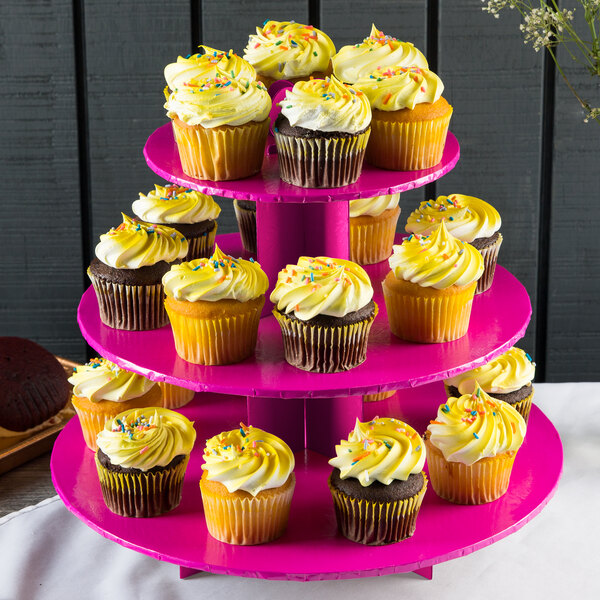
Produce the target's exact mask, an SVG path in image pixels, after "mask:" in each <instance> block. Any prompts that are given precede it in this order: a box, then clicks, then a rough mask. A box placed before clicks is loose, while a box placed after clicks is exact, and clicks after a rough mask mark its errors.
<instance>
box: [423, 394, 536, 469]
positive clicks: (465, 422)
mask: <svg viewBox="0 0 600 600" xmlns="http://www.w3.org/2000/svg"><path fill="white" fill-rule="evenodd" d="M526 429H527V427H526V425H525V421H524V420H523V417H522V416H521V415H520V414H519V413H518V412H517V411H516V410H515V409H514V408H513V407H512V406H511V405H510V404H508V403H507V402H502V401H501V400H494V399H493V398H490V396H488V395H487V394H486V393H485V392H484V391H483V390H482V389H481V388H480V387H479V386H477V387H476V388H475V392H474V393H473V394H464V395H463V396H461V397H460V398H448V400H447V402H446V404H442V405H441V406H440V407H439V408H438V413H437V417H436V419H435V421H431V422H430V424H429V426H428V427H427V430H428V431H429V432H430V433H431V437H430V441H431V443H432V444H433V445H434V446H435V447H436V448H438V449H439V450H441V451H442V453H443V455H444V458H445V459H446V460H448V461H451V462H460V463H463V464H465V465H472V464H473V463H475V462H477V461H478V460H481V459H482V458H488V457H491V456H497V455H498V454H502V453H504V452H511V451H512V452H516V451H517V450H518V449H519V448H520V447H521V444H522V443H523V439H524V437H525V431H526Z"/></svg>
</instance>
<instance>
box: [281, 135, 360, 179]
mask: <svg viewBox="0 0 600 600" xmlns="http://www.w3.org/2000/svg"><path fill="white" fill-rule="evenodd" d="M369 135H370V129H368V130H367V131H365V132H363V133H359V134H356V135H353V136H349V137H340V138H302V137H293V136H290V135H283V134H281V133H277V132H276V133H275V143H276V144H277V153H278V155H279V175H280V177H281V179H283V181H286V182H287V183H291V184H292V185H297V186H300V187H308V188H331V187H340V186H343V185H348V184H350V183H354V182H355V181H356V180H357V179H358V177H359V176H360V173H361V170H362V164H363V159H364V156H365V149H366V147H367V142H368V141H369Z"/></svg>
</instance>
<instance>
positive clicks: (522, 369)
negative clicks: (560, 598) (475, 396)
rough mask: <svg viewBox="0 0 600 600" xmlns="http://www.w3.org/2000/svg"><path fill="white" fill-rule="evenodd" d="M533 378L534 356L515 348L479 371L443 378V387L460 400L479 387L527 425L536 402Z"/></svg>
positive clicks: (449, 395) (473, 370)
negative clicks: (505, 405)
mask: <svg viewBox="0 0 600 600" xmlns="http://www.w3.org/2000/svg"><path fill="white" fill-rule="evenodd" d="M534 377H535V363H534V362H533V360H532V359H531V356H529V354H527V352H525V351H524V350H521V349H520V348H517V347H513V348H511V349H510V350H507V351H506V352H504V353H503V354H501V355H500V356H498V358H494V359H493V360H491V361H489V362H488V363H486V364H484V365H481V366H480V367H477V368H476V369H471V370H470V371H465V372H464V373H461V374H460V375H456V376H455V377H451V378H450V379H444V386H445V388H446V395H447V396H448V397H455V398H458V397H460V396H462V395H463V394H472V393H473V391H474V390H475V387H476V386H477V385H479V386H480V387H481V389H482V390H483V391H484V392H485V393H486V394H489V395H490V396H491V397H492V398H494V399H495V400H501V401H502V402H507V403H508V404H510V405H511V406H512V407H513V408H514V409H515V410H516V411H517V412H519V413H520V414H521V416H522V417H523V419H525V422H526V423H527V420H528V418H529V411H530V410H531V401H532V400H533V385H531V381H532V380H533V378H534Z"/></svg>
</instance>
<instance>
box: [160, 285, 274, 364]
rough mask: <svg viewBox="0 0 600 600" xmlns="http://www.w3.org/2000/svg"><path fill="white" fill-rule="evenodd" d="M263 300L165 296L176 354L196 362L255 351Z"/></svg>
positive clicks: (219, 360) (239, 356)
mask: <svg viewBox="0 0 600 600" xmlns="http://www.w3.org/2000/svg"><path fill="white" fill-rule="evenodd" d="M264 303H265V298H264V296H260V297H259V298H255V299H254V300H249V301H248V302H238V301H236V300H220V301H218V302H205V301H203V302H185V301H179V300H174V299H173V298H169V297H167V299H166V301H165V306H166V309H167V313H168V315H169V320H170V321H171V327H172V328H173V338H174V339H175V350H176V351H177V354H178V355H179V356H180V357H181V358H183V359H184V360H187V361H188V362H191V363H194V364H197V365H228V364H232V363H236V362H239V361H241V360H244V359H245V358H247V357H248V356H250V355H251V354H252V353H253V352H254V347H255V346H256V337H257V334H258V324H259V321H260V312H261V310H262V307H263V305H264Z"/></svg>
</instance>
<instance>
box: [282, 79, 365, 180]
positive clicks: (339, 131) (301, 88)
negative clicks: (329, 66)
mask: <svg viewBox="0 0 600 600" xmlns="http://www.w3.org/2000/svg"><path fill="white" fill-rule="evenodd" d="M280 105H281V114H280V115H279V117H277V120H276V121H275V128H274V131H275V143H276V144H277V153H278V155H279V174H280V177H281V179H283V181H286V182H287V183H291V184H292V185H298V186H301V187H310V188H329V187H339V186H343V185H348V184H350V183H354V182H355V181H356V180H357V179H358V177H359V175H360V173H361V170H362V164H363V159H364V156H365V149H366V147H367V141H368V140H369V134H370V131H371V127H370V123H371V107H370V106H369V101H368V100H367V98H366V97H365V96H364V95H363V94H362V92H360V91H357V90H355V89H354V88H353V87H352V86H349V85H346V84H343V83H340V82H339V81H338V80H337V79H336V78H335V77H333V76H332V77H331V78H329V77H328V78H327V79H312V80H310V81H301V82H299V83H296V84H295V85H294V87H293V88H292V89H291V90H289V89H288V90H286V97H285V100H283V101H282V102H281V103H280Z"/></svg>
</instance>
